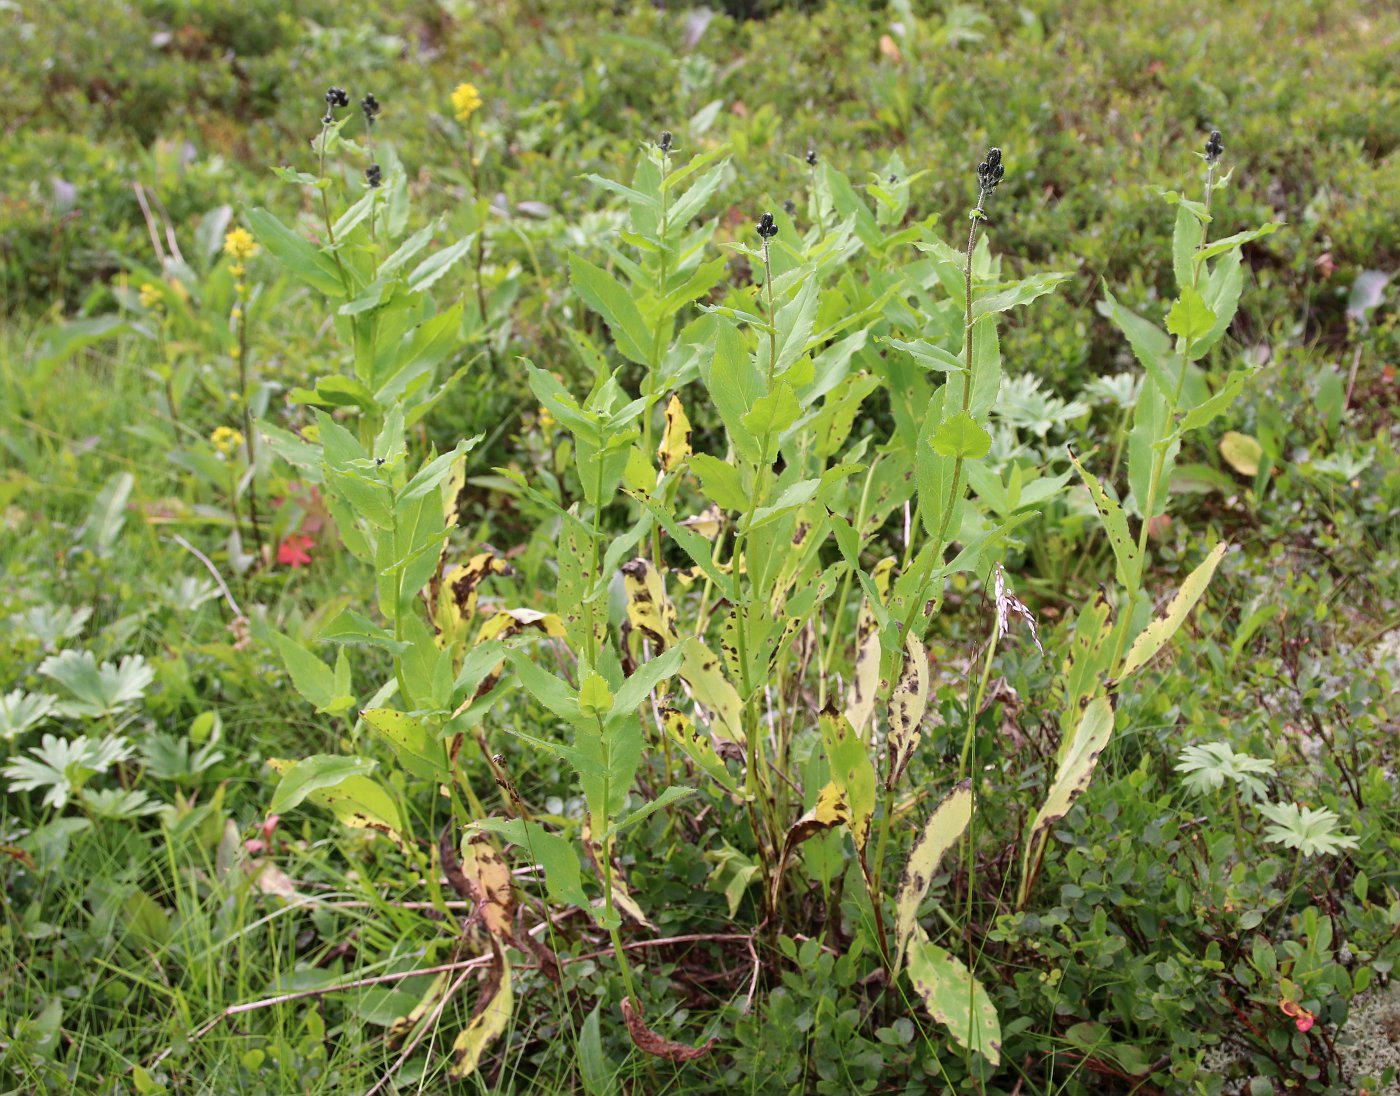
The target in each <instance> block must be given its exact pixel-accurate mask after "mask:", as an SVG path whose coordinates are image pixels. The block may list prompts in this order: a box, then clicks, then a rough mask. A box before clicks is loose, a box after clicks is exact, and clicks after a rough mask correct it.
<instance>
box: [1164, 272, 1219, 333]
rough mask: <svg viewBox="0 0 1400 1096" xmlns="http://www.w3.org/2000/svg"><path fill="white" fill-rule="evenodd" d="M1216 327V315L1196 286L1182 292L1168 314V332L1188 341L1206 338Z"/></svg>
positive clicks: (1188, 287)
mask: <svg viewBox="0 0 1400 1096" xmlns="http://www.w3.org/2000/svg"><path fill="white" fill-rule="evenodd" d="M1214 326H1215V313H1214V312H1212V311H1211V310H1210V309H1209V308H1208V307H1207V306H1206V302H1205V299H1204V298H1203V297H1202V296H1201V294H1200V292H1199V291H1197V290H1196V288H1195V287H1194V286H1189V285H1188V286H1187V287H1186V288H1185V289H1183V290H1182V291H1181V296H1179V297H1178V298H1177V299H1176V301H1175V303H1173V304H1172V307H1171V311H1170V312H1168V313H1167V330H1168V331H1170V332H1171V333H1172V334H1173V335H1177V336H1179V337H1181V338H1183V339H1186V340H1188V341H1194V340H1196V339H1201V338H1204V337H1205V336H1206V335H1208V334H1210V330H1211V328H1212V327H1214Z"/></svg>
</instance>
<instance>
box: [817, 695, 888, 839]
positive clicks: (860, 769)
mask: <svg viewBox="0 0 1400 1096" xmlns="http://www.w3.org/2000/svg"><path fill="white" fill-rule="evenodd" d="M817 718H818V721H819V722H820V724H821V734H822V744H823V745H824V746H825V747H826V757H827V761H828V762H830V764H831V783H832V784H834V785H835V786H836V789H837V790H838V791H840V792H842V793H843V794H844V795H845V799H846V804H847V806H848V808H849V810H850V812H851V818H850V823H849V824H850V827H851V836H852V837H853V838H855V843H856V849H857V851H861V850H864V848H865V843H866V841H867V840H868V839H869V837H870V820H871V819H872V818H873V817H874V815H875V765H874V763H873V762H872V761H871V760H870V754H869V753H868V752H867V751H866V748H865V743H864V742H862V741H861V739H860V736H859V735H858V734H856V733H855V731H854V729H852V727H851V724H850V721H849V720H848V719H847V718H846V717H845V716H844V715H842V714H841V713H840V712H838V711H835V710H834V709H832V708H827V709H826V710H825V711H824V712H822V713H821V714H820V715H819V716H818V717H817Z"/></svg>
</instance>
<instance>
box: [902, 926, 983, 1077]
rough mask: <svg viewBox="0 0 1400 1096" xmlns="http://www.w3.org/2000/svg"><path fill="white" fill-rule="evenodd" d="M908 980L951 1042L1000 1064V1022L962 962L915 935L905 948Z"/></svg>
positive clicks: (920, 936) (979, 985)
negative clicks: (945, 1029) (945, 1030)
mask: <svg viewBox="0 0 1400 1096" xmlns="http://www.w3.org/2000/svg"><path fill="white" fill-rule="evenodd" d="M909 980H910V981H911V982H913V983H914V989H915V991H916V992H917V993H918V994H919V996H920V997H922V998H923V1001H924V1005H925V1007H927V1008H928V1012H929V1015H930V1016H932V1017H933V1018H934V1019H935V1020H937V1021H938V1022H939V1023H940V1024H942V1025H943V1026H944V1027H946V1028H947V1029H948V1032H949V1034H950V1035H952V1036H953V1039H954V1041H955V1042H956V1043H957V1044H958V1045H959V1046H962V1047H966V1048H967V1049H968V1050H975V1051H976V1052H977V1053H979V1054H981V1055H982V1056H983V1057H985V1058H986V1059H987V1061H989V1062H991V1063H992V1065H994V1066H995V1065H1000V1064H1001V1021H1000V1020H999V1019H998V1018H997V1010H996V1006H994V1005H993V1004H992V999H991V998H990V997H988V996H987V991H986V990H985V989H984V988H983V987H982V983H981V982H979V981H978V980H977V979H976V978H974V977H973V976H972V972H971V971H969V970H968V969H967V967H965V966H964V965H963V964H962V961H961V960H959V959H957V958H955V957H954V956H952V955H950V954H949V953H948V952H946V951H944V950H943V949H942V948H940V947H938V946H937V945H936V944H931V943H929V942H928V940H926V939H924V938H923V934H922V933H920V934H919V938H918V939H916V940H914V941H913V942H912V943H911V944H910V946H909Z"/></svg>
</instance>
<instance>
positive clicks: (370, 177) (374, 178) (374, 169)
mask: <svg viewBox="0 0 1400 1096" xmlns="http://www.w3.org/2000/svg"><path fill="white" fill-rule="evenodd" d="M383 181H384V172H383V171H382V170H381V169H380V167H379V165H378V164H370V165H369V167H367V168H365V182H366V183H367V184H368V185H369V186H370V188H371V189H373V188H374V187H377V186H379V184H380V183H382V182H383Z"/></svg>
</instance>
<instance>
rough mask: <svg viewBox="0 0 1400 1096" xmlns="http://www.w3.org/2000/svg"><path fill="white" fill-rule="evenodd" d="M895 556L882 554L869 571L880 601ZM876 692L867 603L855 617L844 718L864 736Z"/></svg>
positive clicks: (876, 643) (876, 648)
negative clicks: (852, 664) (852, 662)
mask: <svg viewBox="0 0 1400 1096" xmlns="http://www.w3.org/2000/svg"><path fill="white" fill-rule="evenodd" d="M894 564H895V559H894V557H893V556H886V557H885V558H884V559H882V560H881V561H880V562H879V563H877V564H875V570H873V571H871V572H870V580H871V583H872V584H873V585H874V587H875V590H876V592H878V593H879V595H880V598H881V600H882V601H884V600H886V599H888V597H889V593H890V576H891V575H892V574H893V572H894ZM879 693H880V632H879V628H878V626H877V623H876V620H875V614H874V613H873V612H871V610H870V606H869V605H868V604H863V605H861V607H860V615H859V616H858V617H857V618H856V664H855V671H854V672H853V673H852V674H851V684H850V687H849V688H848V689H847V690H846V718H847V719H848V720H850V723H851V726H852V727H854V728H855V732H856V734H858V735H860V736H861V737H863V738H864V737H867V736H866V733H865V729H866V726H867V725H868V724H869V723H870V718H871V716H873V715H874V714H875V701H876V699H877V698H878V696H879Z"/></svg>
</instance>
